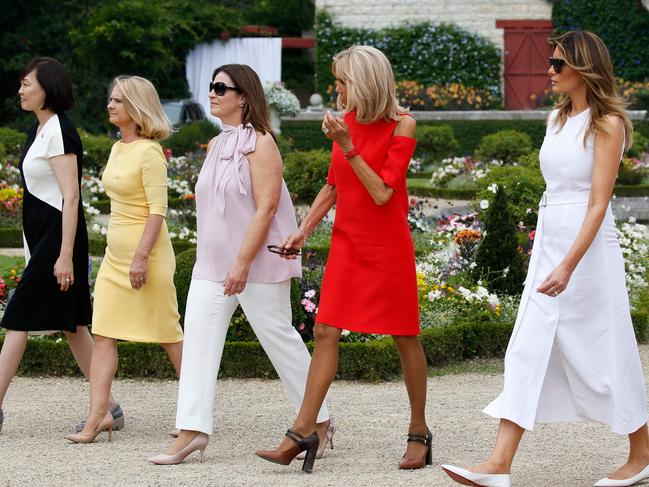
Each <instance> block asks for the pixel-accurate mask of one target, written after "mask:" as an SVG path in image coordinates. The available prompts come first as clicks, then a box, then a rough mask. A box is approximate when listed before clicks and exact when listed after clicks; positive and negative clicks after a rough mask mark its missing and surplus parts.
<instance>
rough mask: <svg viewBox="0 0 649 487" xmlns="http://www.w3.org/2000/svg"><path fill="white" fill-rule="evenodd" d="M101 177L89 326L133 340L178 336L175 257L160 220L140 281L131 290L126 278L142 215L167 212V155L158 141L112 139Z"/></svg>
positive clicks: (175, 339) (170, 340) (152, 340)
mask: <svg viewBox="0 0 649 487" xmlns="http://www.w3.org/2000/svg"><path fill="white" fill-rule="evenodd" d="M101 180H102V183H103V184H104V189H105V190H106V194H107V195H108V196H109V197H110V223H109V225H108V241H107V242H108V246H107V247H106V255H105V256H104V260H103V261H102V263H101V267H100V268H99V274H98V275H97V282H96V284H95V292H94V306H93V308H94V309H93V316H92V332H93V333H94V334H96V335H101V336H105V337H109V338H117V339H120V340H128V341H133V342H149V343H176V342H179V341H181V340H182V339H183V333H182V329H181V328H180V324H179V319H180V316H179V314H178V303H177V301H176V288H175V287H174V282H173V277H174V272H175V269H176V258H175V256H174V252H173V248H172V246H171V239H170V238H169V232H168V231H167V225H166V223H165V222H163V223H162V229H161V230H160V235H159V237H158V240H157V242H156V244H155V246H154V247H153V250H152V251H151V254H150V256H149V260H148V266H147V273H146V284H145V285H144V286H143V287H142V288H140V290H135V289H133V288H132V287H131V282H130V279H129V269H130V267H131V262H132V260H133V255H134V254H135V250H136V249H137V247H138V245H139V243H140V238H141V237H142V233H143V231H144V225H145V224H146V221H147V218H148V216H149V215H162V216H163V217H164V216H166V213H167V160H166V159H165V157H164V154H163V153H162V149H161V147H160V144H158V143H157V142H156V141H153V140H149V139H141V140H136V141H134V142H130V143H128V144H125V143H123V142H121V141H119V142H117V143H115V145H113V148H112V150H111V152H110V157H109V159H108V164H107V165H106V169H105V170H104V174H103V176H102V179H101Z"/></svg>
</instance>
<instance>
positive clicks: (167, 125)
mask: <svg viewBox="0 0 649 487" xmlns="http://www.w3.org/2000/svg"><path fill="white" fill-rule="evenodd" d="M113 87H116V88H117V89H118V90H119V91H120V92H121V94H122V103H123V104H124V107H125V108H126V111H127V112H128V114H129V115H130V116H131V118H132V119H133V121H134V122H135V123H136V125H137V133H138V135H141V136H142V137H146V138H147V139H153V140H162V139H166V138H167V137H169V135H171V132H172V125H171V122H170V121H169V118H168V117H167V115H166V114H165V112H164V110H163V109H162V105H161V104H160V97H159V96H158V92H157V91H156V89H155V87H154V86H153V83H151V82H150V81H149V80H148V79H146V78H142V77H140V76H118V77H117V78H115V80H114V81H113Z"/></svg>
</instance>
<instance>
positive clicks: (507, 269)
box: [503, 267, 509, 276]
mask: <svg viewBox="0 0 649 487" xmlns="http://www.w3.org/2000/svg"><path fill="white" fill-rule="evenodd" d="M507 274H509V267H505V268H504V269H503V276H506V275H507Z"/></svg>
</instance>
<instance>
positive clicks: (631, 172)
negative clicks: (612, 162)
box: [616, 157, 648, 186]
mask: <svg viewBox="0 0 649 487" xmlns="http://www.w3.org/2000/svg"><path fill="white" fill-rule="evenodd" d="M647 172H648V171H647V170H646V169H644V168H642V169H638V168H636V167H635V165H634V163H633V161H632V160H630V159H627V158H626V157H625V158H624V159H622V162H621V163H620V168H619V170H618V173H617V180H616V183H617V184H628V185H632V186H633V185H637V184H641V183H642V181H643V179H644V178H645V176H646V175H647Z"/></svg>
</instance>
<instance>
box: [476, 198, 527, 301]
mask: <svg viewBox="0 0 649 487" xmlns="http://www.w3.org/2000/svg"><path fill="white" fill-rule="evenodd" d="M484 230H485V231H484V234H485V237H484V239H483V240H482V242H481V243H480V246H479V247H478V250H477V251H476V257H475V263H476V264H477V265H476V268H475V270H474V277H475V278H476V279H482V280H484V281H486V283H487V287H488V288H489V289H490V290H491V291H494V292H496V293H498V294H501V293H504V294H519V293H520V292H522V291H523V281H524V280H525V270H524V268H523V259H522V257H521V254H520V253H519V251H518V231H517V227H516V219H515V217H514V215H513V214H512V213H511V211H510V209H509V204H508V202H507V193H506V190H505V188H504V187H503V186H499V187H498V189H497V190H496V194H495V196H494V198H493V202H492V203H491V204H490V205H489V208H488V210H487V215H486V218H485V219H484Z"/></svg>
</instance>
